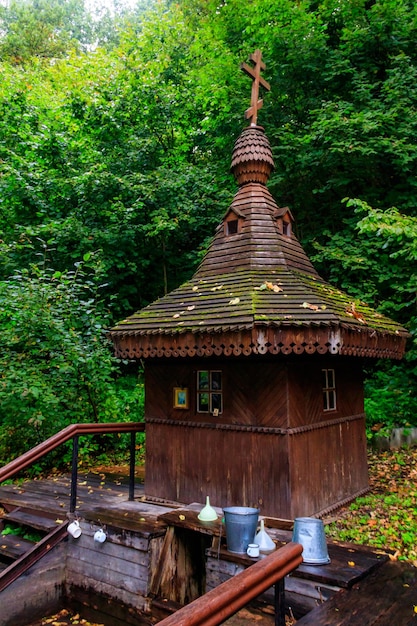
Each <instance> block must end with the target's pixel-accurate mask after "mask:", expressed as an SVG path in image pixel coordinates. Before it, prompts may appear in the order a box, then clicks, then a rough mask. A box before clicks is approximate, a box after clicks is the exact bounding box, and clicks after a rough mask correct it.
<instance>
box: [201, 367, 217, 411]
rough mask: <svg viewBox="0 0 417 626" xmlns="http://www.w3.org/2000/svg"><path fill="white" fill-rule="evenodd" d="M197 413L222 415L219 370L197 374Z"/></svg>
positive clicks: (202, 371)
mask: <svg viewBox="0 0 417 626" xmlns="http://www.w3.org/2000/svg"><path fill="white" fill-rule="evenodd" d="M197 413H211V414H212V415H214V416H215V417H216V416H217V415H220V414H221V413H223V385H222V373H221V371H220V370H199V371H198V372H197Z"/></svg>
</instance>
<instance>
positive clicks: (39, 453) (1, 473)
mask: <svg viewBox="0 0 417 626" xmlns="http://www.w3.org/2000/svg"><path fill="white" fill-rule="evenodd" d="M144 431H145V424H144V423H143V422H115V423H106V424H100V423H99V424H96V423H94V424H70V426H67V427H66V428H63V429H62V430H60V431H59V432H58V433H56V434H55V435H52V437H49V439H45V441H43V442H42V443H40V444H38V445H37V446H35V447H34V448H32V449H31V450H28V451H27V452H25V453H24V454H22V455H20V456H18V457H17V458H16V459H13V461H10V463H7V465H4V466H3V467H1V468H0V483H2V482H3V481H5V480H9V479H10V478H13V476H15V475H16V474H18V473H19V472H20V471H22V470H24V469H26V467H29V465H32V463H35V462H36V461H38V460H39V459H41V458H42V457H43V456H45V455H46V454H48V452H51V451H52V450H54V449H55V448H57V447H58V446H60V445H62V444H63V443H65V442H66V441H68V440H69V439H73V438H74V437H78V436H80V435H95V434H97V435H98V434H100V435H101V434H108V433H137V432H144Z"/></svg>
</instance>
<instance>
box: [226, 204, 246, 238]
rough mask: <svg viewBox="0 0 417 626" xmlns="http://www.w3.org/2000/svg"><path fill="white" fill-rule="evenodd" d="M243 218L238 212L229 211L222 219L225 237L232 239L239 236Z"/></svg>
mask: <svg viewBox="0 0 417 626" xmlns="http://www.w3.org/2000/svg"><path fill="white" fill-rule="evenodd" d="M244 219H245V216H244V215H242V214H241V213H240V211H237V210H235V209H234V208H233V209H229V210H228V212H227V213H226V215H225V216H224V219H223V224H224V235H225V237H233V235H239V233H240V231H241V230H242V224H243V220H244Z"/></svg>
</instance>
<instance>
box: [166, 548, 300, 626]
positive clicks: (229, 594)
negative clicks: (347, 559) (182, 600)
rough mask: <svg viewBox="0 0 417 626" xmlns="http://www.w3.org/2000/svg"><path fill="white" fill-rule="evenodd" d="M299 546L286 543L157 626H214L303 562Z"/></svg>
mask: <svg viewBox="0 0 417 626" xmlns="http://www.w3.org/2000/svg"><path fill="white" fill-rule="evenodd" d="M302 551H303V547H302V546H301V545H300V544H299V543H293V542H292V541H291V542H290V543H287V544H286V545H285V546H283V547H282V548H280V549H279V550H276V551H275V552H273V553H272V554H270V555H268V556H267V557H265V558H264V559H262V560H260V561H257V562H256V563H254V564H253V565H251V566H250V567H248V568H247V569H246V570H244V571H243V572H241V573H240V574H237V575H236V576H234V577H233V578H230V579H229V580H227V581H226V582H224V583H222V584H221V585H219V586H218V587H216V588H215V589H212V590H211V591H209V592H207V593H206V594H204V595H203V596H201V597H200V598H197V600H194V602H191V603H190V604H187V605H186V606H184V607H183V608H182V609H179V610H178V611H176V612H175V613H174V614H173V615H170V616H169V617H167V618H165V619H163V620H162V621H160V622H158V626H217V625H218V624H221V623H222V622H224V621H225V620H226V619H227V618H228V617H230V616H232V615H234V614H235V613H236V612H237V611H239V609H241V608H242V607H244V606H245V605H246V604H248V603H249V602H250V601H251V600H254V599H255V598H256V597H257V596H259V595H260V594H261V593H263V592H264V591H266V590H267V589H269V588H270V587H272V586H273V585H275V584H277V583H278V582H279V581H282V580H283V579H284V577H285V576H286V575H287V574H289V573H290V572H292V571H293V570H294V569H296V568H297V567H298V566H299V565H300V564H301V563H302V561H303V558H302V556H301V554H302Z"/></svg>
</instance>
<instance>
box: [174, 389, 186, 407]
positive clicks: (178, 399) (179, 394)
mask: <svg viewBox="0 0 417 626" xmlns="http://www.w3.org/2000/svg"><path fill="white" fill-rule="evenodd" d="M174 409H188V389H187V388H186V387H174Z"/></svg>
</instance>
